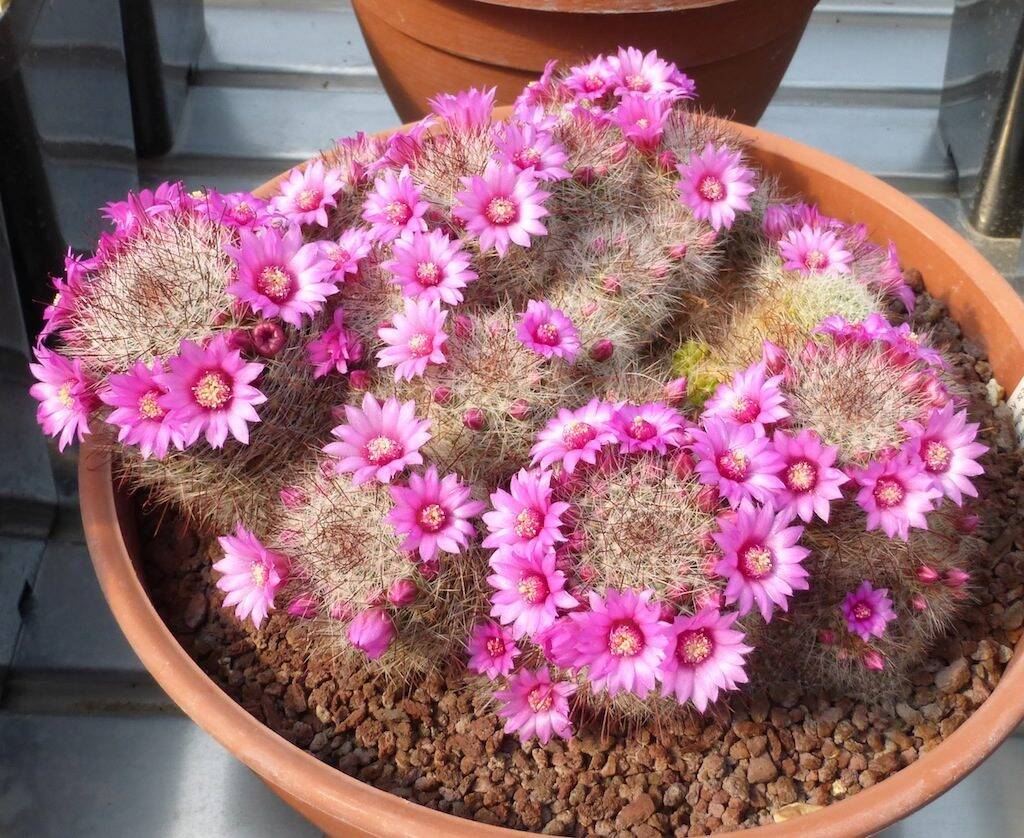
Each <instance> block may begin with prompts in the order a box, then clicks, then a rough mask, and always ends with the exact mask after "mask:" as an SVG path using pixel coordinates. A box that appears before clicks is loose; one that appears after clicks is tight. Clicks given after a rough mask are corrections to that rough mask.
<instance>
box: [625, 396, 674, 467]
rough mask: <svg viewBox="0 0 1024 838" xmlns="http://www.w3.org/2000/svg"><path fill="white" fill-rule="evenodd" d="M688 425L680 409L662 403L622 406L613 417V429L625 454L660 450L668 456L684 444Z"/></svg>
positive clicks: (659, 451)
mask: <svg viewBox="0 0 1024 838" xmlns="http://www.w3.org/2000/svg"><path fill="white" fill-rule="evenodd" d="M686 424H687V423H686V420H685V419H684V418H683V416H682V414H681V413H680V412H679V411H678V410H673V409H672V408H671V407H669V406H668V405H666V404H664V403H662V402H650V403H648V404H639V405H638V404H627V405H623V406H622V407H620V408H619V409H618V410H617V411H616V412H615V416H614V417H613V418H612V430H613V431H614V432H615V435H616V436H617V437H618V441H619V450H620V451H621V452H622V453H623V454H635V453H637V452H640V451H657V452H658V453H659V454H661V455H665V454H667V453H668V450H669V448H675V447H676V446H678V445H680V444H681V443H682V441H683V432H684V431H685V430H686Z"/></svg>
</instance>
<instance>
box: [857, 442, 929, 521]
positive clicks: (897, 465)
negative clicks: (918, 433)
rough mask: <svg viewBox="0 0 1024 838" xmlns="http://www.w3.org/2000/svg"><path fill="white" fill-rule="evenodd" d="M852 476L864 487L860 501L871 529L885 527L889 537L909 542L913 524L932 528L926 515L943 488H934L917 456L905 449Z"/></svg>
mask: <svg viewBox="0 0 1024 838" xmlns="http://www.w3.org/2000/svg"><path fill="white" fill-rule="evenodd" d="M851 476H852V477H853V479H854V480H856V481H857V483H859V484H860V486H861V489H860V491H859V492H858V493H857V503H859V504H860V506H861V508H862V509H863V510H864V511H865V512H867V514H868V520H867V528H868V530H869V531H870V530H875V529H878V528H879V527H881V529H882V530H883V531H884V532H885V534H886V535H887V536H889V538H901V539H903V540H904V541H906V540H907V539H908V538H909V537H910V528H911V527H917V528H919V529H923V530H926V529H928V519H927V517H926V515H927V513H929V512H931V511H932V510H933V509H934V508H935V502H936V500H937V499H938V498H941V497H942V490H941V489H937V488H934V483H933V480H932V477H931V475H930V474H927V473H926V472H925V470H924V464H923V463H922V462H921V460H920V459H919V458H918V457H917V456H913V455H911V454H910V452H908V451H902V452H900V453H899V454H897V455H896V456H893V457H883V458H882V459H880V460H875V461H874V462H873V463H871V464H869V465H868V466H867V468H864V469H860V470H856V471H854V472H853V473H852V475H851Z"/></svg>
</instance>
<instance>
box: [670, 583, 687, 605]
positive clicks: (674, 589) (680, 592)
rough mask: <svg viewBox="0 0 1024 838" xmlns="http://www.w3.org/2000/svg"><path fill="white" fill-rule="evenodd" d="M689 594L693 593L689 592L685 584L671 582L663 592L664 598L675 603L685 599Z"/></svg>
mask: <svg viewBox="0 0 1024 838" xmlns="http://www.w3.org/2000/svg"><path fill="white" fill-rule="evenodd" d="M691 593H693V591H691V590H690V586H689V585H687V584H686V583H685V582H673V583H672V584H671V585H669V586H668V589H667V590H666V591H665V594H666V596H668V598H669V599H672V600H675V601H679V600H683V599H686V598H687V597H688V596H689V595H690V594H691Z"/></svg>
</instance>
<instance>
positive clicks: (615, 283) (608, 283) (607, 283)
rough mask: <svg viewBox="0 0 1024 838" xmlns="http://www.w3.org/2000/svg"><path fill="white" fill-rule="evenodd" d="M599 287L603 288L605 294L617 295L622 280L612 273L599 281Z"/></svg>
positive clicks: (620, 288) (620, 289)
mask: <svg viewBox="0 0 1024 838" xmlns="http://www.w3.org/2000/svg"><path fill="white" fill-rule="evenodd" d="M601 287H602V288H603V289H604V293H605V294H611V295H613V296H618V294H619V292H620V291H622V280H621V279H619V278H618V277H617V276H614V275H610V276H606V277H605V278H604V279H603V280H602V281H601Z"/></svg>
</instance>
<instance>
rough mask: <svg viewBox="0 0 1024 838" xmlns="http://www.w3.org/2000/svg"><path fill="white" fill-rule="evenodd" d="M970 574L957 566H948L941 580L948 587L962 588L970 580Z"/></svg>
mask: <svg viewBox="0 0 1024 838" xmlns="http://www.w3.org/2000/svg"><path fill="white" fill-rule="evenodd" d="M970 578H971V575H970V574H969V573H965V572H964V571H962V570H960V569H959V568H955V567H954V568H950V569H949V570H947V571H946V578H945V579H944V580H943V581H944V582H945V583H946V586H947V587H949V588H962V587H964V586H965V585H966V584H967V582H968V581H969V580H970Z"/></svg>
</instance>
